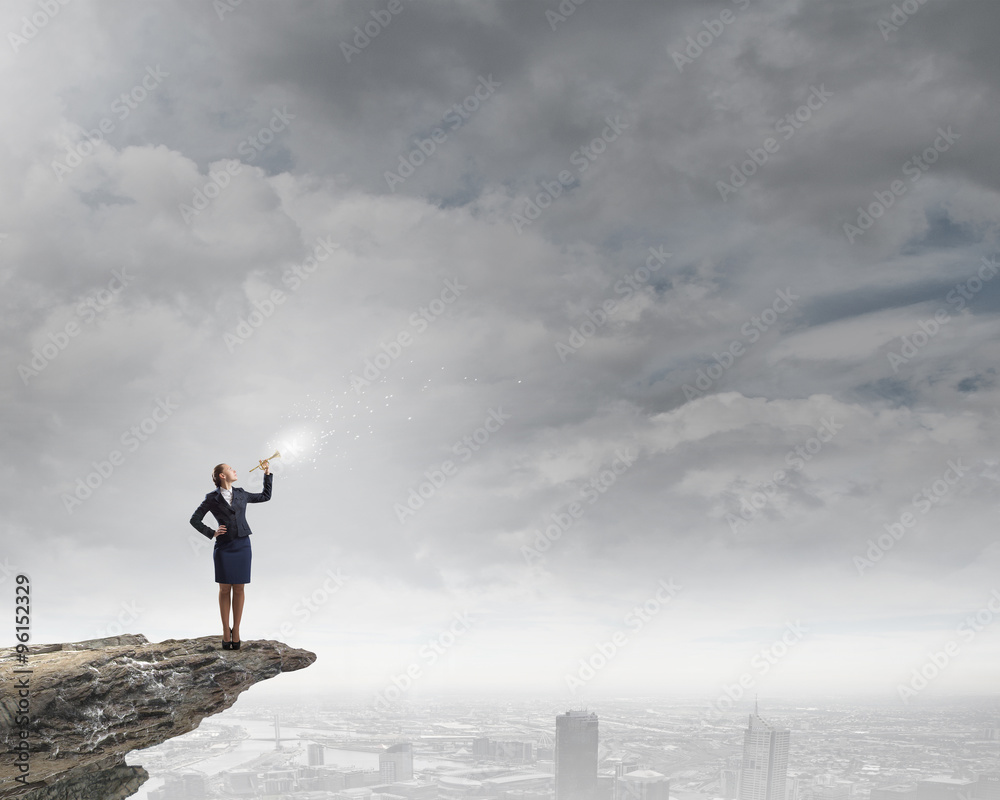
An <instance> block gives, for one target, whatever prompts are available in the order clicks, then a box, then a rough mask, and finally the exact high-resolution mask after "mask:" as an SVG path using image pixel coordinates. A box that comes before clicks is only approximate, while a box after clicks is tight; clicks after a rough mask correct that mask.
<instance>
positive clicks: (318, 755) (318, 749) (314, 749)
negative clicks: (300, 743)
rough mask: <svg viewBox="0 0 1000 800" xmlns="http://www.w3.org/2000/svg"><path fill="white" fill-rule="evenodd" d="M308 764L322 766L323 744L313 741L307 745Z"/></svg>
mask: <svg viewBox="0 0 1000 800" xmlns="http://www.w3.org/2000/svg"><path fill="white" fill-rule="evenodd" d="M308 752H309V766H310V767H321V766H323V745H321V744H317V743H316V742H313V743H311V744H310V745H309V750H308Z"/></svg>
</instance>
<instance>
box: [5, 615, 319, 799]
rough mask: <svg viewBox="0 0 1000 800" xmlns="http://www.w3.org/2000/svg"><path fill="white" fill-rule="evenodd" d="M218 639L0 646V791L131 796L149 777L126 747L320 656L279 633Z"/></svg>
mask: <svg viewBox="0 0 1000 800" xmlns="http://www.w3.org/2000/svg"><path fill="white" fill-rule="evenodd" d="M219 644H220V639H219V637H218V636H203V637H201V638H198V639H167V640H166V641H163V642H159V643H158V644H152V643H150V642H149V641H148V640H147V639H146V637H145V636H142V635H139V634H126V635H123V636H113V637H109V638H106V639H92V640H89V641H84V642H71V643H64V644H51V645H32V646H30V647H29V648H28V650H27V652H26V653H18V652H17V650H16V649H15V648H12V647H11V648H6V649H0V748H2V751H3V757H2V758H0V798H8V797H19V798H22V800H43V798H44V800H56V799H57V798H58V799H59V800H62V799H63V798H65V799H66V800H71V798H75V797H80V798H88V799H89V800H97V798H100V799H101V800H104V798H108V800H110V799H111V798H112V797H127V796H128V795H129V794H132V793H134V792H135V791H136V789H138V787H139V786H140V785H141V784H142V783H143V782H144V781H145V780H146V778H148V775H147V774H146V773H145V770H143V769H142V768H141V767H130V766H128V765H126V764H125V755H126V754H127V753H129V752H130V751H132V750H142V749H144V748H146V747H152V746H153V745H155V744H159V743H160V742H163V741H165V740H167V739H170V738H172V737H174V736H179V735H180V734H182V733H187V732H188V731H191V730H194V729H195V728H197V727H198V724H199V723H200V722H201V720H202V719H204V718H205V717H207V716H211V715H212V714H217V713H219V712H220V711H223V710H225V709H227V708H229V707H230V706H231V705H232V704H233V703H235V702H236V698H237V697H239V695H240V694H241V693H242V692H243V691H245V690H246V689H248V688H250V687H251V686H253V685H254V684H255V683H257V682H258V681H263V680H267V679H268V678H273V677H274V676H275V675H277V674H279V673H281V672H293V671H295V670H298V669H304V668H305V667H308V666H309V665H310V664H312V663H313V662H314V661H315V660H316V654H315V653H310V652H309V651H308V650H297V649H295V648H292V647H289V646H288V645H286V644H282V643H281V642H275V641H248V642H244V644H243V647H242V648H241V649H239V650H222V649H220V647H219Z"/></svg>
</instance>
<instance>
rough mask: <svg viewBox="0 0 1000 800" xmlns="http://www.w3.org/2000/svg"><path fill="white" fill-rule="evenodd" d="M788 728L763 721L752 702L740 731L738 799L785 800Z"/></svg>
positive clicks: (789, 734)
mask: <svg viewBox="0 0 1000 800" xmlns="http://www.w3.org/2000/svg"><path fill="white" fill-rule="evenodd" d="M790 736H791V731H789V730H788V729H787V728H777V727H775V726H774V725H771V724H770V723H769V722H765V721H764V720H763V719H761V718H760V716H758V714H757V708H756V706H754V710H753V713H752V714H751V715H750V725H749V727H747V729H746V732H745V733H744V735H743V763H742V765H741V766H740V788H739V800H785V780H786V778H787V777H788V743H789V737H790Z"/></svg>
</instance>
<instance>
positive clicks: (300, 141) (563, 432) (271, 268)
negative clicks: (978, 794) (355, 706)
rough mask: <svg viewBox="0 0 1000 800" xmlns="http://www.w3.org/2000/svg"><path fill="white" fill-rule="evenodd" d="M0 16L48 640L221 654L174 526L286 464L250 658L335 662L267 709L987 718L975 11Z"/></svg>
mask: <svg viewBox="0 0 1000 800" xmlns="http://www.w3.org/2000/svg"><path fill="white" fill-rule="evenodd" d="M0 20H2V23H0V30H2V32H3V33H4V34H5V42H4V43H3V44H2V45H0V64H2V69H3V71H4V74H5V76H6V79H5V80H3V81H2V83H0V92H2V101H3V106H4V108H5V109H6V113H5V115H4V119H5V122H4V125H3V126H2V127H0V171H2V180H3V187H4V191H3V193H2V201H0V204H2V205H0V234H2V237H0V276H2V284H0V285H2V293H0V302H2V305H3V315H2V325H3V337H2V358H3V366H2V369H0V393H2V398H3V401H2V402H3V409H4V425H3V439H2V452H3V463H2V474H3V484H2V485H3V490H2V491H3V496H2V502H3V507H4V515H3V521H2V526H3V545H4V546H3V554H2V557H3V559H4V561H3V565H4V571H5V575H4V583H5V585H6V586H7V587H9V589H8V592H9V596H10V598H11V602H13V579H12V574H13V573H16V572H19V571H20V572H24V573H26V574H28V575H29V576H30V577H31V582H32V589H33V593H34V594H33V605H32V626H33V628H32V631H33V638H34V641H36V642H49V641H74V640H79V639H86V638H91V637H94V636H98V635H105V634H107V633H114V632H118V630H120V629H124V630H126V631H131V632H139V633H143V634H145V635H146V636H147V637H149V638H150V639H151V640H154V641H158V640H161V639H164V638H170V637H190V636H202V635H210V634H212V635H214V634H215V633H216V632H217V630H218V629H219V627H220V625H219V622H218V606H217V602H216V587H215V584H214V583H213V569H212V557H211V547H210V543H209V542H208V540H206V539H204V538H203V537H201V536H200V535H199V534H198V533H196V532H195V531H194V529H193V528H192V527H191V526H190V525H189V524H188V519H189V517H190V515H191V513H192V511H193V510H194V509H195V508H196V507H197V506H198V504H199V502H200V501H201V499H202V498H203V497H204V494H205V493H206V492H207V491H209V490H211V489H212V488H213V487H212V483H211V479H210V472H211V469H212V467H213V466H214V465H215V464H216V463H219V462H228V463H230V464H232V465H233V466H234V467H235V468H236V470H237V472H238V473H239V478H240V479H239V482H238V484H237V485H239V486H242V487H244V488H245V489H247V490H248V491H259V490H260V487H261V485H262V482H261V478H260V474H261V473H260V472H254V473H250V472H249V469H250V467H252V466H253V465H255V464H256V463H257V460H258V459H260V458H263V457H264V456H267V455H269V454H271V453H272V452H273V451H274V450H280V451H281V454H282V456H281V458H280V459H278V460H276V461H275V462H274V474H275V477H274V492H273V497H272V499H271V501H270V502H269V503H267V504H264V505H256V506H251V507H250V508H249V512H248V520H249V522H250V525H251V527H252V528H253V531H254V536H253V539H252V542H253V550H254V562H253V578H252V583H251V584H250V586H248V587H247V608H246V613H245V618H244V624H243V638H244V639H247V640H250V639H256V638H279V639H281V640H283V641H286V642H288V643H290V644H293V645H297V646H302V647H307V648H309V649H311V650H314V651H315V652H317V653H318V655H319V660H318V661H317V663H316V665H315V666H314V667H311V668H310V669H309V670H308V672H305V673H301V674H297V675H296V676H295V677H294V679H292V678H282V680H283V681H285V682H286V683H288V685H291V683H292V682H293V680H294V682H295V683H296V685H297V686H298V685H301V686H307V685H308V686H315V687H321V686H322V687H326V688H336V689H344V690H352V691H357V692H360V693H362V694H367V695H369V696H371V697H372V698H373V699H374V698H375V697H376V695H382V696H383V697H385V698H386V699H387V700H394V699H395V694H396V693H395V692H392V691H390V692H389V693H388V695H387V694H386V693H385V690H386V689H388V688H389V687H392V686H393V682H392V681H393V677H394V676H400V675H402V674H404V673H406V672H407V670H409V671H410V672H411V675H412V676H413V677H412V681H411V683H412V687H411V688H410V689H409V692H410V693H411V694H412V693H420V692H424V691H437V690H441V689H447V688H459V689H463V690H473V691H482V692H486V691H493V690H499V691H515V690H516V691H524V690H527V691H534V692H546V693H550V694H553V695H556V696H565V698H566V700H567V704H582V703H583V702H585V701H586V700H588V699H589V698H590V697H596V696H599V695H600V694H602V693H626V692H631V691H656V692H675V691H684V692H697V693H700V694H702V695H703V696H705V697H706V698H708V699H711V698H716V697H719V696H722V695H721V693H723V692H724V691H725V687H726V686H727V685H730V686H731V685H734V684H736V683H738V682H739V681H740V679H741V678H742V679H743V680H744V685H745V686H752V688H753V690H754V691H759V692H760V693H761V696H762V698H764V697H766V696H768V695H772V696H776V695H780V694H784V693H788V692H796V693H801V692H811V691H823V692H826V691H844V692H850V691H861V692H867V693H873V694H875V695H877V696H879V697H882V698H884V699H885V700H886V702H893V703H902V702H903V699H904V698H903V697H902V696H901V693H900V691H899V686H900V685H911V681H912V671H913V670H914V669H917V670H920V669H923V668H924V667H925V665H926V662H927V659H928V658H929V657H930V656H931V655H933V654H935V653H938V652H944V653H946V654H948V655H947V658H946V659H945V661H946V662H947V663H946V665H945V666H943V667H941V668H940V670H939V671H940V673H941V674H940V676H939V677H937V678H936V679H934V680H932V681H930V684H929V685H928V686H927V687H926V688H925V689H923V688H922V689H921V690H920V692H919V693H918V695H919V696H918V697H916V698H908V699H910V700H911V702H919V701H920V700H924V699H926V698H928V697H931V696H934V695H941V694H943V693H949V692H955V691H976V690H987V689H991V690H992V689H995V664H996V658H997V657H998V656H1000V624H997V623H994V622H993V619H994V616H995V615H996V613H997V611H1000V578H998V577H997V574H998V567H1000V547H998V544H997V536H996V533H995V532H996V529H997V522H998V519H997V511H998V508H997V502H996V499H995V496H996V491H997V488H998V482H1000V464H998V459H997V439H998V431H1000V419H998V414H997V411H996V406H997V399H998V394H1000V390H998V386H997V378H998V376H997V371H996V370H997V356H998V353H1000V348H998V345H997V334H998V332H1000V320H998V311H1000V275H998V273H997V267H996V266H995V265H996V264H997V263H998V262H1000V246H998V244H997V232H998V231H997V224H998V220H1000V202H998V201H1000V197H998V194H997V191H998V185H1000V161H998V159H997V157H996V132H997V130H998V129H1000V119H998V109H1000V97H998V96H997V95H998V81H1000V71H998V62H997V59H996V49H995V45H996V42H995V32H996V30H997V26H998V25H1000V9H998V8H997V7H996V4H995V3H990V2H976V1H975V0H966V1H965V2H956V1H954V0H929V1H928V2H925V3H922V4H921V3H918V2H917V0H907V2H905V3H902V5H901V6H899V7H898V10H897V11H895V12H894V10H893V4H892V3H890V2H888V0H885V1H884V2H883V1H881V0H880V1H879V2H875V1H874V0H872V1H870V2H869V1H868V0H857V1H856V2H844V3H831V2H820V0H799V1H798V2H796V1H795V0H787V1H780V0H775V1H771V0H733V1H731V2H729V1H727V2H722V1H721V0H697V1H694V0H690V1H689V0H677V1H675V2H669V3H666V2H638V1H636V2H614V3H612V2H600V0H590V1H589V2H583V3H582V4H581V5H579V6H577V5H574V4H573V3H571V2H570V1H569V0H563V3H562V4H561V5H560V4H558V3H557V2H555V0H547V1H546V2H537V3H536V2H527V1H525V2H479V1H476V2H473V1H472V0H464V1H462V2H460V1H458V0H428V1H426V2H419V3H418V2H415V1H411V0H373V2H371V3H369V4H362V3H341V2H318V1H312V2H305V1H303V2H285V3H280V4H277V3H267V2H260V0H243V2H241V3H238V4H237V3H236V0H216V2H215V3H214V6H213V4H212V3H209V2H206V1H205V0H181V1H179V2H153V3H142V4H136V3H131V2H123V1H122V0H104V1H103V2H98V1H97V0H51V2H50V3H48V4H46V3H45V2H34V3H32V2H26V1H25V0H17V1H16V2H12V3H9V4H7V5H5V7H4V9H3V11H2V13H0ZM206 522H209V523H210V524H211V523H212V520H211V519H210V518H209V519H207V520H206ZM890 531H894V532H895V535H893V533H890ZM880 537H881V538H880ZM310 598H311V599H310ZM305 601H308V603H310V604H311V606H307V605H306V604H305ZM990 603H992V604H993V609H991V608H990ZM644 604H646V605H645V608H646V610H645V611H642V613H641V614H637V613H635V612H634V611H632V609H633V608H634V607H636V606H640V607H642V606H643V605H644ZM977 614H978V621H977V618H976V615H977ZM970 616H971V617H972V618H973V619H972V622H969V621H968V620H967V618H969V617H970ZM2 637H3V640H4V642H5V643H12V642H13V630H12V626H11V625H9V624H8V629H7V630H4V631H3V632H2ZM782 637H784V641H783V643H781V642H782ZM429 642H434V643H436V644H435V645H434V646H431V645H429V644H428V643H429ZM608 643H610V644H608ZM776 643H779V644H776ZM602 650H603V651H604V652H603V656H602ZM762 651H763V653H762ZM609 655H610V657H608V656H609ZM936 658H937V659H938V661H941V657H936ZM581 660H584V661H589V662H590V666H591V667H592V668H593V673H588V672H587V671H586V670H585V669H582V668H581V666H580V662H581ZM605 662H606V663H605ZM925 671H928V670H925ZM929 671H930V672H933V670H929ZM567 676H570V678H573V680H570V679H569V678H568V677H567ZM276 683H277V682H276ZM397 683H406V681H404V680H399V681H397ZM400 694H402V695H405V693H400Z"/></svg>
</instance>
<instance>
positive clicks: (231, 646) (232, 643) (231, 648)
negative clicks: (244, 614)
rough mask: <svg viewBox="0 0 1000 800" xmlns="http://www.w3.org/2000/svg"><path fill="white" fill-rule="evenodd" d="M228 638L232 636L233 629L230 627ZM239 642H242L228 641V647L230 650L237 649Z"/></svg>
mask: <svg viewBox="0 0 1000 800" xmlns="http://www.w3.org/2000/svg"><path fill="white" fill-rule="evenodd" d="M229 638H230V639H232V638H233V629H232V628H230V629H229ZM241 644H243V642H230V643H229V649H230V650H239V649H240V645H241Z"/></svg>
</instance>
